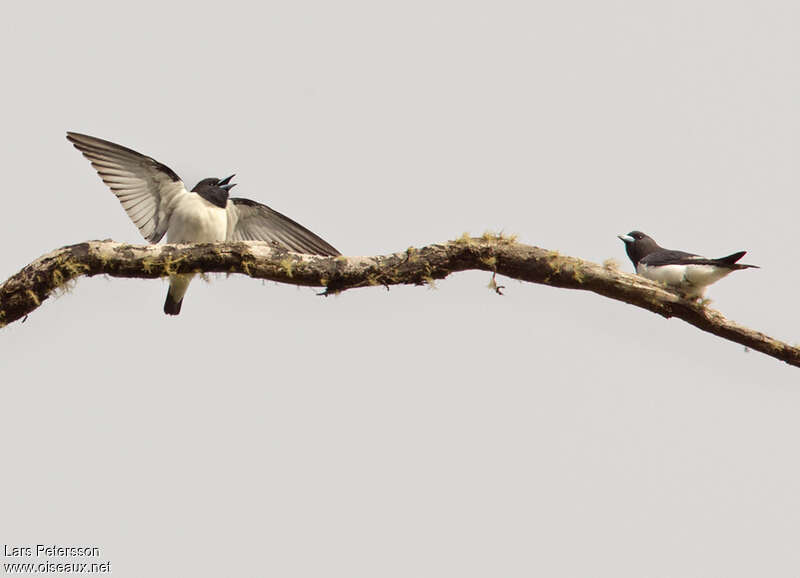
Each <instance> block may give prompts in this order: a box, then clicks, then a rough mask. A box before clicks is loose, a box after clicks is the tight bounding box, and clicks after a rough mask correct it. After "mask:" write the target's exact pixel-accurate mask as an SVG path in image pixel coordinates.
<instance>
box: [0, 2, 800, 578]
mask: <svg viewBox="0 0 800 578" xmlns="http://www.w3.org/2000/svg"><path fill="white" fill-rule="evenodd" d="M799 18H800V5H798V4H797V3H796V2H789V1H786V2H777V1H763V2H722V1H709V0H694V1H692V2H683V1H678V2H669V3H667V2H642V1H613V2H590V1H571V2H570V1H568V2H550V3H541V2H502V1H500V2H498V1H495V2H486V3H475V2H445V1H440V0H427V1H425V2H415V1H411V2H409V1H407V2H402V3H399V2H398V3H391V4H389V3H381V2H353V1H345V2H319V1H310V2H302V3H299V2H283V3H274V2H265V3H260V4H255V3H252V2H247V3H245V2H238V1H231V2H225V3H216V4H206V5H200V4H198V3H196V2H172V3H166V2H158V3H156V2H148V1H143V2H137V3H136V4H130V3H128V4H124V5H122V4H115V3H109V2H85V3H84V2H81V3H75V2H70V3H58V4H56V3H53V4H50V5H41V4H32V3H14V4H13V5H10V6H9V7H7V8H6V18H5V21H6V23H7V26H6V27H5V31H4V33H3V35H2V36H0V49H1V50H2V54H3V55H4V56H3V57H2V58H3V76H4V87H5V89H4V91H3V102H4V106H3V109H2V110H3V112H2V116H3V123H2V124H3V129H4V130H3V134H2V138H0V146H2V151H1V152H2V157H0V158H2V161H1V162H2V174H3V175H4V178H5V187H4V188H5V194H4V196H3V198H4V210H3V213H2V215H3V221H2V222H3V227H2V229H0V242H2V246H3V247H4V250H3V254H2V258H0V277H2V279H5V278H7V277H8V276H9V275H11V274H13V273H14V272H16V271H17V270H19V269H20V268H21V267H22V266H24V265H26V264H27V263H29V262H30V261H31V260H33V259H35V258H36V257H38V256H39V255H41V254H42V253H45V252H48V251H50V250H52V249H55V248H57V247H60V246H62V245H66V244H69V243H74V242H79V241H83V240H87V239H103V238H113V239H115V240H117V241H126V242H133V243H141V242H143V240H142V239H141V237H140V236H139V234H138V231H137V229H136V227H135V226H134V225H133V223H132V222H131V221H130V220H129V219H128V217H127V216H126V215H125V213H124V211H123V210H122V208H121V207H120V205H119V203H118V202H117V200H116V199H115V198H114V196H113V195H112V194H111V192H109V191H108V190H107V188H106V187H105V186H104V185H103V184H102V182H101V181H100V180H99V178H98V177H97V175H96V174H95V172H94V171H93V170H92V169H91V167H90V166H89V164H88V163H87V162H86V161H85V160H84V159H83V158H82V157H81V156H80V155H79V154H78V152H77V151H75V150H74V149H73V148H72V147H71V146H70V145H69V143H68V142H67V141H66V140H65V138H64V133H65V131H67V130H75V131H80V132H85V133H88V134H92V135H96V136H99V137H101V138H106V139H109V140H112V141H115V142H118V143H121V144H124V145H126V146H129V147H132V148H134V149H136V150H138V151H140V152H143V153H145V154H148V155H151V156H153V157H155V158H157V159H159V160H160V161H162V162H164V163H166V164H167V165H168V166H170V167H171V168H172V169H174V170H175V171H176V172H178V174H180V175H181V176H182V177H183V178H184V179H185V180H186V181H187V183H189V184H190V185H193V184H194V183H195V182H196V181H197V180H199V179H201V178H203V177H206V176H225V175H228V174H230V173H232V172H235V173H237V178H236V180H237V182H238V183H239V186H238V187H237V188H236V189H235V193H236V194H237V195H240V196H245V197H249V198H253V199H256V200H259V201H262V202H265V203H267V204H269V205H270V206H272V207H273V208H275V209H277V210H279V211H281V212H284V213H286V214H287V215H289V216H291V217H292V218H295V219H296V220H298V221H299V222H301V223H303V224H304V225H306V226H308V227H309V228H311V229H312V230H314V231H315V232H317V233H318V234H320V235H322V236H323V237H324V238H325V239H327V240H328V241H330V242H331V243H332V244H333V245H335V246H336V247H337V248H339V249H340V250H341V251H342V252H343V253H345V254H351V255H366V254H378V253H387V252H392V251H398V250H404V249H405V248H407V247H408V246H410V245H423V244H426V243H430V242H437V241H443V240H446V239H451V238H455V237H457V236H459V235H460V234H461V233H462V232H464V231H468V232H470V233H474V234H480V233H482V232H483V231H485V230H503V231H505V232H508V233H516V234H518V235H519V238H520V240H521V241H523V242H526V243H531V244H536V245H539V246H542V247H547V248H550V249H554V250H558V251H560V252H562V253H565V254H570V255H575V256H578V257H582V258H585V259H590V260H593V261H598V262H599V261H603V260H604V259H607V258H610V257H613V258H615V259H617V260H618V261H619V262H620V263H621V264H622V266H623V267H624V268H625V269H626V270H630V269H631V265H630V263H629V262H628V261H627V259H626V256H625V253H624V250H623V245H622V243H621V242H620V241H619V240H618V239H617V238H616V235H617V234H619V233H625V232H628V231H630V230H631V229H635V228H638V229H641V230H643V231H646V232H648V233H650V234H651V235H653V236H654V237H655V238H656V239H657V240H658V241H660V242H662V244H664V245H666V246H669V247H672V248H678V249H685V250H692V251H696V252H701V253H704V254H708V255H711V256H720V255H725V254H728V253H731V252H733V251H737V250H747V251H748V255H747V258H746V260H747V262H748V263H754V264H757V265H761V267H762V269H759V270H748V271H743V272H740V273H735V274H733V275H731V276H730V277H728V278H726V279H724V280H722V281H720V282H719V283H718V284H716V285H714V286H712V287H711V289H710V290H709V292H708V296H709V297H710V298H711V299H712V300H713V304H712V306H713V307H715V308H718V309H720V310H721V311H723V312H724V313H725V314H726V315H728V316H729V317H730V318H732V319H734V320H736V321H739V322H741V323H744V324H746V325H749V326H751V327H753V328H756V329H759V330H762V331H765V332H767V333H770V334H771V335H773V336H775V337H777V338H780V339H783V340H786V341H789V342H791V343H796V342H800V312H799V311H798V308H797V307H796V294H797V287H798V282H800V274H798V272H797V270H796V268H795V265H796V260H797V248H796V242H795V238H796V235H797V233H796V231H797V225H796V222H797V212H798V208H799V206H800V203H798V191H800V170H798V166H800V165H799V164H798V158H800V75H798V70H800V66H799V65H800V62H798V54H800V52H798V51H799V50H800V41H798V35H797V27H798V19H799ZM787 265H788V266H789V267H791V268H787ZM488 281H489V277H488V275H486V274H484V273H475V272H471V273H465V274H461V275H458V276H455V277H453V278H451V279H449V280H446V281H443V282H440V283H439V284H438V287H437V289H435V290H430V289H426V288H393V289H392V290H391V291H389V292H388V293H387V292H386V291H384V290H383V289H370V290H366V289H365V290H357V291H351V292H347V293H345V294H343V295H341V296H339V297H336V298H331V299H323V298H320V297H317V296H315V291H314V290H311V289H296V288H294V287H288V286H278V285H275V284H269V283H267V284H263V283H261V282H259V281H254V280H250V279H247V278H243V277H231V278H227V279H226V278H224V277H219V278H215V279H214V280H213V281H212V282H211V283H210V284H208V283H202V282H195V283H193V284H192V286H191V288H190V289H189V293H188V295H187V298H186V301H185V303H184V306H183V311H182V313H181V315H180V316H179V317H177V318H167V317H166V316H165V315H164V314H163V313H162V311H161V307H162V304H163V299H164V294H165V292H166V287H167V285H166V283H165V282H163V281H137V280H130V281H128V280H116V279H104V278H96V279H84V280H81V281H80V282H79V283H78V284H77V286H76V287H75V288H74V290H73V291H72V292H71V293H69V294H67V295H65V296H62V297H61V298H59V299H55V300H50V301H48V302H47V303H46V304H45V305H44V306H43V307H42V308H40V309H39V310H37V311H36V312H34V313H33V314H32V315H31V316H30V318H29V319H28V321H27V322H26V323H24V324H19V323H16V324H13V325H11V326H9V327H7V328H5V329H2V330H0V372H1V373H0V375H2V378H1V379H2V407H3V410H4V411H3V419H2V420H0V424H1V425H0V436H1V437H2V439H3V453H2V455H3V460H2V465H3V472H4V474H3V476H2V477H0V479H1V480H2V481H0V489H1V490H2V495H3V508H2V510H3V513H2V522H0V539H2V540H3V542H4V543H5V544H9V545H13V544H23V545H25V544H36V543H56V544H91V545H97V546H99V547H100V548H101V550H102V554H101V560H105V559H108V560H110V561H111V563H112V570H113V572H114V575H115V576H118V577H128V576H176V575H181V576H190V575H191V576H234V575H235V576H256V575H259V576H283V577H288V576H298V577H311V576H314V577H317V576H342V577H348V578H352V577H360V576H363V577H376V576H381V577H383V576H396V577H409V576H437V577H438V576H460V577H465V576H508V577H513V576H534V575H542V576H551V577H559V576H564V577H572V576H575V577H582V576H593V577H605V576H608V577H614V578H620V577H631V578H634V577H642V576H648V577H667V576H681V577H694V576H700V577H705V576H726V577H739V576H741V577H750V576H771V577H783V576H786V577H790V576H792V577H796V576H798V574H800V548H798V540H799V539H800V492H798V490H797V488H798V487H800V466H799V465H798V455H800V419H798V416H800V372H798V370H797V369H796V368H791V367H789V366H786V365H784V364H781V363H780V362H777V361H775V360H773V359H770V358H767V357H765V356H763V355H760V354H757V353H752V352H751V353H747V352H745V351H744V350H743V348H742V347H740V346H737V345H734V344H732V343H729V342H726V341H722V340H720V339H718V338H716V337H713V336H710V335H708V334H704V333H701V332H699V331H698V330H696V329H694V328H692V327H690V326H688V325H686V324H684V323H683V322H681V321H678V320H664V319H661V318H659V317H657V316H655V315H652V314H650V313H647V312H644V311H642V310H639V309H636V308H634V307H631V306H627V305H624V304H621V303H617V302H613V301H610V300H607V299H604V298H601V297H599V296H596V295H593V294H588V293H580V292H571V291H566V290H556V289H552V288H548V287H543V286H538V285H527V284H521V283H517V282H513V281H508V280H504V281H503V283H504V284H505V285H506V286H507V291H506V295H505V296H504V297H502V298H501V297H497V296H496V295H494V294H492V293H491V292H490V291H489V290H487V289H486V284H487V282H488ZM3 561H4V562H5V561H8V559H6V558H4V559H3Z"/></svg>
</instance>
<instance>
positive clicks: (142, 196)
mask: <svg viewBox="0 0 800 578" xmlns="http://www.w3.org/2000/svg"><path fill="white" fill-rule="evenodd" d="M67 140H69V141H70V142H71V143H72V144H73V145H74V146H75V148H76V149H78V150H79V151H80V152H81V153H82V154H83V156H84V157H86V159H87V160H88V161H89V162H90V163H91V165H92V167H94V169H95V170H96V171H97V174H98V175H99V176H100V178H101V179H102V180H103V182H104V183H105V184H106V185H107V186H108V187H109V188H110V189H111V191H112V192H113V193H114V194H115V195H116V196H117V199H119V202H120V204H121V205H122V208H123V209H125V212H126V213H127V214H128V217H130V219H131V220H132V221H133V222H134V223H135V224H136V226H137V227H138V228H139V231H140V232H141V234H142V236H143V237H144V238H145V239H147V240H148V241H150V242H151V243H158V241H160V240H161V238H162V237H163V236H164V233H166V232H167V225H168V223H169V216H170V213H171V208H170V207H171V205H172V201H173V200H174V198H175V197H176V196H178V195H180V194H182V193H185V192H186V189H185V187H184V185H183V182H182V181H181V179H180V178H179V177H178V175H177V174H175V171H173V170H172V169H170V168H169V167H168V166H166V165H163V164H161V163H160V162H158V161H157V160H155V159H153V158H150V157H148V156H145V155H143V154H140V153H137V152H136V151H134V150H132V149H129V148H127V147H124V146H122V145H118V144H115V143H112V142H109V141H106V140H103V139H99V138H95V137H93V136H88V135H85V134H79V133H75V132H68V133H67Z"/></svg>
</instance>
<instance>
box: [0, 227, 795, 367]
mask: <svg viewBox="0 0 800 578" xmlns="http://www.w3.org/2000/svg"><path fill="white" fill-rule="evenodd" d="M468 269H478V270H482V271H488V272H491V273H497V274H500V275H504V276H506V277H511V278H513V279H519V280H520V281H528V282H531V283H542V284H545V285H551V286H553V287H562V288H566V289H581V290H584V291H592V292H594V293H597V294H599V295H603V296H605V297H609V298H611V299H616V300H617V301H623V302H625V303H629V304H631V305H636V306H637V307H641V308H643V309H647V310H648V311H652V312H653V313H658V314H659V315H662V316H664V317H667V318H669V317H678V318H680V319H683V320H684V321H686V322H687V323H691V324H692V325H694V326H695V327H698V328H699V329H702V330H703V331H707V332H709V333H713V334H714V335H717V336H719V337H722V338H724V339H728V340H730V341H733V342H735V343H739V344H741V345H744V346H746V347H748V348H750V349H754V350H756V351H760V352H762V353H765V354H767V355H770V356H772V357H774V358H776V359H780V360H781V361H785V362H786V363H788V364H790V365H794V366H797V367H800V348H797V347H792V346H790V345H788V344H786V343H783V342H781V341H778V340H777V339H773V338H772V337H770V336H768V335H765V334H763V333H759V332H757V331H753V330H752V329H748V328H746V327H743V326H741V325H738V324H736V323H733V322H732V321H729V320H728V319H726V318H725V317H724V316H723V315H722V314H721V313H719V312H718V311H714V310H713V309H710V308H708V307H705V306H704V305H703V304H702V303H699V302H697V301H693V300H687V299H684V298H682V297H681V296H679V295H676V294H675V293H672V292H670V291H668V290H666V289H665V288H664V287H662V286H660V285H657V284H655V283H652V282H650V281H648V280H647V279H644V278H642V277H639V276H636V275H629V274H627V273H623V272H621V271H618V270H616V269H615V268H613V267H607V266H603V265H598V264H596V263H591V262H588V261H583V260H581V259H577V258H575V257H567V256H563V255H559V254H558V253H556V252H554V251H548V250H546V249H541V248H539V247H533V246H530V245H523V244H520V243H516V242H515V241H514V240H513V239H509V238H506V237H502V236H494V235H484V236H483V237H479V238H473V237H467V236H466V235H465V236H463V237H461V238H460V239H457V240H455V241H449V242H447V243H443V244H437V245H428V246H427V247H422V248H419V249H416V248H409V249H407V250H406V251H403V252H401V253H393V254H391V255H382V256H377V257H316V256H312V255H300V254H297V253H291V252H288V251H286V250H285V249H281V248H278V247H275V246H273V245H269V244H267V243H256V242H251V243H219V244H190V245H145V246H142V245H126V244H123V243H115V242H112V241H89V242H86V243H79V244H77V245H70V246H68V247H63V248H61V249H58V250H56V251H53V252H52V253H49V254H47V255H44V256H42V257H40V258H39V259H37V260H36V261H34V262H33V263H31V264H30V265H28V266H27V267H25V268H24V269H22V270H21V271H20V272H19V273H17V274H16V275H14V276H12V277H11V278H9V279H8V280H7V281H6V282H5V283H3V284H2V285H0V327H1V326H4V325H7V324H9V323H12V322H14V321H17V320H19V319H21V318H23V317H25V316H26V315H28V314H29V313H31V312H32V311H33V310H35V309H36V308H37V307H39V306H40V305H41V304H42V303H43V302H44V301H45V300H46V299H47V298H48V297H49V296H50V295H51V294H52V293H53V291H55V290H57V289H59V288H60V287H62V286H63V285H65V284H66V283H69V282H70V281H72V280H74V279H76V278H78V277H80V276H84V275H85V276H89V277H91V276H94V275H109V276H111V277H128V278H141V279H154V278H158V277H164V276H166V275H170V274H175V273H242V274H244V275H249V276H250V277H253V278H256V279H268V280H270V281H277V282H280V283H288V284H291V285H304V286H311V287H325V288H326V291H325V294H331V293H338V292H341V291H345V290H347V289H353V288H355V287H366V286H370V285H382V286H386V287H388V286H390V285H402V284H410V285H424V284H429V283H432V282H433V281H434V280H436V279H443V278H445V277H447V276H448V275H450V274H451V273H455V272H458V271H465V270H468ZM498 292H499V291H498Z"/></svg>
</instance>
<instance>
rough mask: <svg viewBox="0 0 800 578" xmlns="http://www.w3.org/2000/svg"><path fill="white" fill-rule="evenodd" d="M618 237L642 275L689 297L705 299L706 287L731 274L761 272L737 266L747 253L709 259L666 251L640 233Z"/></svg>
mask: <svg viewBox="0 0 800 578" xmlns="http://www.w3.org/2000/svg"><path fill="white" fill-rule="evenodd" d="M617 236H618V237H619V238H620V239H621V240H622V242H623V243H625V252H626V253H628V257H630V259H631V261H633V267H634V268H635V269H636V272H637V273H638V274H639V275H641V276H642V277H647V278H648V279H652V280H653V281H659V282H661V283H666V284H667V285H669V286H671V287H675V288H676V289H678V290H679V291H680V292H681V293H683V294H684V295H686V296H687V297H702V296H703V293H704V292H705V290H706V287H708V286H709V285H711V284H712V283H716V282H717V281H719V280H720V279H722V278H723V277H725V275H728V274H729V273H731V272H732V271H738V270H739V269H750V268H755V269H758V266H757V265H742V264H739V263H737V261H738V260H739V259H741V258H742V257H744V256H745V254H746V253H747V251H739V252H738V253H733V254H732V255H728V256H727V257H720V258H718V259H709V258H707V257H701V256H700V255H695V254H694V253H685V252H683V251H672V250H670V249H664V248H663V247H660V246H659V245H658V243H656V242H655V241H654V240H653V239H651V238H650V237H648V236H647V235H645V234H644V233H642V232H641V231H631V232H630V233H628V234H627V235H617Z"/></svg>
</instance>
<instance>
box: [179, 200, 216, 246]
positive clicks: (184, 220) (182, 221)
mask: <svg viewBox="0 0 800 578" xmlns="http://www.w3.org/2000/svg"><path fill="white" fill-rule="evenodd" d="M227 230H228V214H227V212H226V211H225V209H222V208H220V207H217V206H216V205H214V204H212V203H209V202H208V201H206V200H205V199H204V198H203V197H201V196H200V195H198V194H195V193H190V194H188V195H186V196H185V197H183V198H182V199H180V201H179V202H178V203H177V205H176V206H175V208H174V209H173V211H172V215H171V216H170V219H169V227H168V228H167V242H169V243H210V242H214V241H224V240H225V237H226V233H227Z"/></svg>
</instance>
